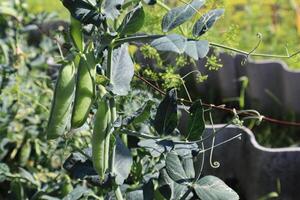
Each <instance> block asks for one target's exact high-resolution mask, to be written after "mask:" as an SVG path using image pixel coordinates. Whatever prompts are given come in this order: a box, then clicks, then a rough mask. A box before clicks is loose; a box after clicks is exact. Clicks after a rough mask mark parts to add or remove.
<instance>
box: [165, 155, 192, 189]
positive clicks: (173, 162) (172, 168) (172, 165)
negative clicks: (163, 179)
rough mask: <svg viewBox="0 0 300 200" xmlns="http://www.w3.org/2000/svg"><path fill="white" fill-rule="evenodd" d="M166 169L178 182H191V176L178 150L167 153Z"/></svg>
mask: <svg viewBox="0 0 300 200" xmlns="http://www.w3.org/2000/svg"><path fill="white" fill-rule="evenodd" d="M166 169H167V172H168V175H169V176H170V178H171V179H172V180H173V181H175V182H176V183H179V184H184V183H188V182H189V178H188V176H187V175H186V173H185V170H184V168H183V166H182V165H181V162H180V159H179V156H178V154H177V153H176V152H170V153H168V154H167V156H166Z"/></svg>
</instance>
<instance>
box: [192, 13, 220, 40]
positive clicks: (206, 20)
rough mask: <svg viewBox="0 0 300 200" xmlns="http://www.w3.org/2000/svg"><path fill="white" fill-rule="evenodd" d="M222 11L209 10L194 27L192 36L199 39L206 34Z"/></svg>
mask: <svg viewBox="0 0 300 200" xmlns="http://www.w3.org/2000/svg"><path fill="white" fill-rule="evenodd" d="M224 11H225V10H224V9H215V10H211V11H209V12H208V13H206V14H204V15H203V16H202V17H201V18H200V19H199V20H198V21H197V22H196V23H195V25H194V27H193V35H194V36H195V37H199V36H201V35H203V34H204V33H206V32H207V31H208V30H209V29H210V28H211V27H212V26H213V25H214V23H215V22H216V21H217V20H218V19H219V18H220V16H221V15H223V13H224Z"/></svg>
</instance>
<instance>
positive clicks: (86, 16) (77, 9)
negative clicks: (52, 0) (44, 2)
mask: <svg viewBox="0 0 300 200" xmlns="http://www.w3.org/2000/svg"><path fill="white" fill-rule="evenodd" d="M62 3H63V5H64V6H65V7H66V8H67V9H68V10H69V12H70V14H71V15H72V17H74V18H75V19H77V20H78V21H80V22H81V23H83V24H94V25H96V26H100V25H101V24H102V23H103V21H104V19H105V18H104V16H103V15H102V14H101V13H99V12H98V11H97V8H96V7H95V6H93V5H92V4H90V3H87V2H86V1H83V0H63V1H62Z"/></svg>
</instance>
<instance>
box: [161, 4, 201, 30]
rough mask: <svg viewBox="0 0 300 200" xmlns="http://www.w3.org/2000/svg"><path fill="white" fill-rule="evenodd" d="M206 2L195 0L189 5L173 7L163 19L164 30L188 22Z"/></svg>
mask: <svg viewBox="0 0 300 200" xmlns="http://www.w3.org/2000/svg"><path fill="white" fill-rule="evenodd" d="M204 3H205V1H204V0H194V1H192V2H191V3H190V4H188V5H183V6H179V7H176V8H173V9H171V10H170V11H169V12H168V13H167V14H166V15H165V16H164V18H163V20H162V30H163V32H168V31H170V30H172V29H174V28H176V27H177V26H180V25H181V24H183V23H184V22H186V21H187V20H188V19H190V18H191V17H192V16H193V15H194V14H195V13H196V12H197V10H198V9H199V8H200V7H201V6H202V5H203V4H204Z"/></svg>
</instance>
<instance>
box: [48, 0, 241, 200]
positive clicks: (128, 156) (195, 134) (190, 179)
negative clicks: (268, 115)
mask: <svg viewBox="0 0 300 200" xmlns="http://www.w3.org/2000/svg"><path fill="white" fill-rule="evenodd" d="M182 2H183V4H182V5H181V6H178V7H175V8H172V9H168V10H169V11H168V12H167V13H166V15H165V16H164V17H163V19H162V23H161V26H162V31H163V32H164V33H165V34H159V35H149V34H145V33H138V31H139V30H140V29H141V28H142V27H143V24H144V21H145V12H144V7H145V6H156V5H158V6H162V7H165V8H166V7H167V6H166V5H165V4H164V3H163V2H162V1H155V0H144V1H142V0H131V1H124V0H106V1H102V0H96V1H86V0H62V3H63V5H64V6H65V7H66V8H67V9H68V11H69V12H70V15H71V25H70V38H71V41H72V47H70V49H69V50H70V51H68V53H67V54H65V55H62V57H64V59H63V60H62V62H61V68H60V71H59V75H58V78H57V82H56V87H55V93H54V97H53V101H52V107H51V112H50V118H49V121H48V126H47V130H46V133H47V137H48V139H51V140H54V139H57V138H59V137H64V136H65V135H66V134H65V133H66V132H67V133H68V134H67V135H69V134H72V133H74V132H76V131H78V130H80V129H81V128H82V127H83V125H84V124H86V123H88V121H90V119H92V126H93V133H92V138H91V148H87V149H79V150H78V151H77V152H74V153H72V154H71V155H70V157H69V158H68V159H67V160H66V161H65V163H64V168H65V169H66V170H67V171H69V172H70V174H71V176H72V177H73V178H77V179H82V180H84V181H86V182H87V183H88V184H91V185H92V186H95V190H96V191H97V192H96V194H97V196H96V195H94V197H95V198H98V199H117V200H121V199H203V200H219V199H230V200H234V199H239V196H238V194H237V193H236V192H234V191H233V190H232V189H231V188H229V187H228V186H227V185H226V184H225V183H224V182H223V181H222V180H220V179H219V178H217V177H214V176H202V170H201V169H200V168H201V167H200V166H199V167H198V165H196V164H195V160H196V158H198V157H201V156H202V157H203V158H204V152H205V151H208V150H211V149H213V147H214V144H213V145H212V147H211V148H209V149H204V148H203V141H205V140H207V139H209V138H212V137H214V136H215V134H217V132H218V131H215V132H214V133H213V134H211V135H210V136H208V137H203V136H202V134H203V132H204V129H205V118H204V116H205V115H204V113H205V112H206V111H207V110H205V109H204V108H203V105H202V102H201V100H200V99H199V100H196V101H194V102H193V103H192V105H191V106H189V108H188V110H187V113H188V122H187V123H188V128H187V130H181V131H180V130H179V129H178V124H179V120H180V115H179V104H181V103H184V101H183V100H182V99H181V98H178V96H177V92H178V91H177V89H176V88H171V89H169V90H168V91H166V92H165V96H164V98H163V100H162V101H161V102H157V101H156V98H149V99H148V100H146V101H144V102H143V103H142V104H141V106H140V107H139V108H137V109H136V110H135V111H134V112H132V113H126V112H122V111H124V109H123V108H124V106H125V103H124V102H125V101H127V104H129V105H130V103H131V102H130V98H128V99H129V100H128V99H127V100H124V98H125V99H126V97H129V96H130V95H132V94H133V93H135V95H142V92H137V91H136V90H134V89H131V87H130V84H131V81H132V79H133V77H134V76H135V75H136V76H138V75H137V74H135V72H134V62H133V59H132V57H131V54H130V52H129V48H130V45H131V44H132V43H134V42H143V43H149V44H150V46H151V47H153V48H155V49H157V50H158V51H159V52H173V53H177V54H179V55H185V56H188V57H190V58H191V59H194V60H199V59H202V58H204V57H205V56H206V55H207V53H208V51H209V42H208V41H206V40H201V36H202V35H203V34H205V33H206V32H207V31H208V30H209V29H210V28H211V27H212V26H213V24H214V23H215V22H216V21H217V19H218V18H219V17H221V15H222V14H223V13H224V10H223V9H215V10H211V11H209V12H207V13H206V14H204V15H202V16H201V17H200V18H199V19H198V20H197V21H196V23H195V25H194V27H193V30H192V34H193V38H186V37H184V36H183V35H179V34H176V33H172V31H174V29H176V28H179V29H180V28H181V27H180V26H181V25H182V24H183V23H184V22H186V21H188V20H190V19H191V18H192V17H194V16H195V15H196V14H197V15H198V14H199V11H198V10H199V9H200V8H201V7H202V6H204V4H205V1H204V0H193V1H191V2H185V1H182ZM167 8H168V7H167ZM132 98H133V97H132ZM132 103H133V102H132ZM234 119H235V120H236V119H237V115H236V116H235V118H234ZM210 121H212V119H211V115H210ZM132 138H137V139H138V140H134V141H135V142H134V141H133V142H132V140H133V139H132ZM201 144H202V146H201ZM202 164H203V163H202ZM194 165H195V166H197V167H194ZM198 168H199V169H200V170H199V169H198ZM76 192H77V193H76V195H82V196H84V195H86V193H87V191H86V190H84V189H82V188H80V189H77V190H76ZM74 195H75V192H74V191H73V196H74Z"/></svg>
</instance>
